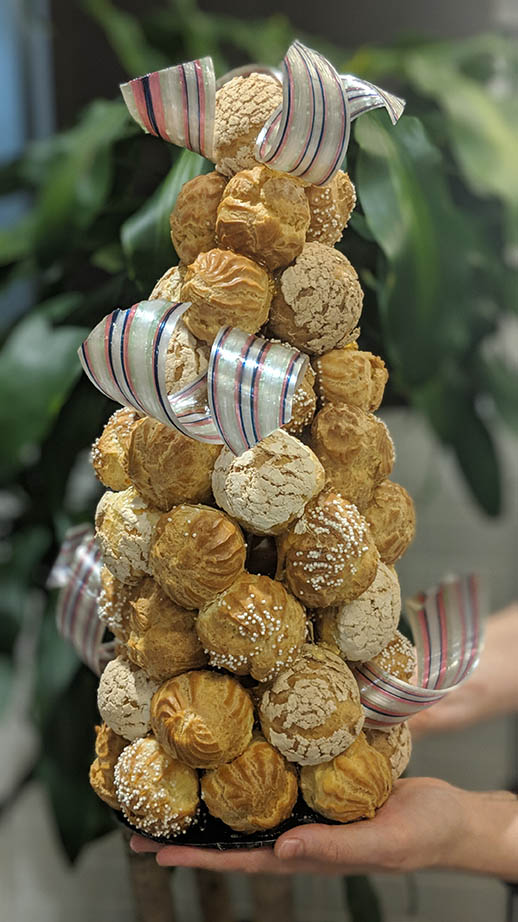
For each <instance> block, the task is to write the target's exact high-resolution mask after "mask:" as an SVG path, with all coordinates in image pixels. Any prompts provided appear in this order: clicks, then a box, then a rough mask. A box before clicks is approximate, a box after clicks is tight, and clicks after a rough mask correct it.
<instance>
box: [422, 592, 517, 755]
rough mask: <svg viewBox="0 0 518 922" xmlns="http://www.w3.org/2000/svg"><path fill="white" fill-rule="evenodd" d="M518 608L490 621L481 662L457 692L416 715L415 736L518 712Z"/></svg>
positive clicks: (511, 607)
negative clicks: (517, 664)
mask: <svg viewBox="0 0 518 922" xmlns="http://www.w3.org/2000/svg"><path fill="white" fill-rule="evenodd" d="M517 662H518V605H516V604H515V605H511V606H509V607H508V608H506V609H504V610H503V611H501V612H498V613H497V614H495V615H492V616H491V617H490V618H489V621H488V624H487V630H486V639H485V644H484V649H483V650H482V654H481V657H480V662H479V664H478V666H477V668H476V669H475V671H474V672H473V674H472V675H471V676H470V677H469V679H467V680H466V681H465V682H464V683H463V684H462V685H461V686H460V687H459V688H458V689H456V690H455V691H453V692H450V693H449V694H448V695H446V697H445V698H443V699H442V701H439V702H438V704H434V705H433V707H431V708H429V709H428V710H426V711H421V713H419V714H416V716H415V717H413V718H412V719H411V720H410V722H409V725H410V729H411V730H412V736H413V737H414V738H418V737H419V736H423V735H424V734H426V733H437V732H443V731H448V730H458V729H460V728H462V727H467V726H470V725H471V724H474V723H479V722H480V721H482V720H486V719H488V718H490V717H496V716H497V715H501V714H506V713H510V712H512V711H518V670H517V669H516V663H517Z"/></svg>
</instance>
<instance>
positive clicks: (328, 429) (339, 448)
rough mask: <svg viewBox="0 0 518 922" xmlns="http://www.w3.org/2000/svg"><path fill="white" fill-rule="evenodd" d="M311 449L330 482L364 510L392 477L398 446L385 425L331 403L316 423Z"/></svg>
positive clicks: (358, 410)
mask: <svg viewBox="0 0 518 922" xmlns="http://www.w3.org/2000/svg"><path fill="white" fill-rule="evenodd" d="M311 447H312V448H313V451H314V452H315V454H316V455H318V457H319V458H320V460H321V462H322V464H323V465H324V468H325V472H326V475H327V479H328V481H329V483H330V484H331V485H332V486H333V487H334V488H335V490H338V492H339V493H341V494H342V496H343V497H345V499H348V500H349V502H351V503H355V504H356V505H357V506H358V507H359V508H360V509H362V508H363V507H364V506H366V505H367V504H368V503H369V502H370V501H371V499H372V496H373V494H374V491H375V489H376V487H377V486H378V484H379V483H381V481H382V480H385V478H386V477H388V476H389V474H390V472H391V470H392V467H393V464H394V459H395V454H394V443H393V442H392V439H391V438H390V435H389V431H388V429H387V427H386V425H385V423H384V422H382V420H381V419H378V418H377V417H376V416H373V415H372V413H365V412H364V411H363V410H360V409H358V407H353V406H349V405H348V404H346V403H340V404H327V405H326V406H325V407H323V409H322V410H320V412H319V413H317V415H316V416H315V419H314V420H313V425H312V427H311Z"/></svg>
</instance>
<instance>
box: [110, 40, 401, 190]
mask: <svg viewBox="0 0 518 922" xmlns="http://www.w3.org/2000/svg"><path fill="white" fill-rule="evenodd" d="M257 72H259V73H266V74H269V75H271V76H273V77H274V78H275V79H277V80H278V81H279V82H280V83H282V89H283V101H282V105H281V106H279V108H278V109H276V111H275V112H274V113H273V114H272V116H271V117H270V118H269V119H268V121H267V122H266V124H265V125H264V126H263V128H262V130H261V131H260V133H259V135H258V138H257V142H256V149H255V150H256V157H257V160H258V161H259V162H261V163H265V164H267V165H268V166H269V167H271V168H272V169H275V170H278V171H280V172H284V173H291V174H292V175H294V176H300V177H301V178H302V179H304V180H305V181H306V182H308V183H312V184H314V185H318V186H320V185H326V184H327V183H329V182H331V180H332V178H333V176H334V175H335V174H336V173H337V171H338V170H339V169H340V166H341V164H342V161H343V159H344V156H345V152H346V150H347V145H348V143H349V134H350V126H351V122H352V121H353V120H354V119H355V118H358V116H360V115H363V114H364V113H365V112H369V111H370V110H371V109H377V108H380V107H381V106H383V107H384V108H385V109H386V110H387V112H388V113H389V115H390V118H391V120H392V122H393V124H395V123H396V122H397V120H398V119H399V118H400V116H401V115H402V112H403V109H404V107H405V103H404V100H402V99H399V98H398V97H397V96H394V95H392V93H387V92H386V91H385V90H382V89H381V88H380V87H378V86H375V85H374V84H373V83H369V82H368V81H367V80H361V79H360V78H359V77H355V76H353V75H352V74H339V73H338V72H337V71H336V70H335V68H334V67H333V65H332V64H331V63H330V62H329V61H328V60H327V58H325V57H324V56H323V55H321V54H319V52H318V51H313V50H312V49H311V48H307V47H306V46H305V45H303V44H302V42H299V41H295V42H293V44H292V45H290V47H289V49H288V51H287V53H286V55H285V57H284V60H283V62H282V65H281V70H277V69H276V68H271V67H265V66H263V65H261V64H249V65H246V66H244V67H239V68H235V69H234V70H231V71H229V72H228V73H227V74H225V75H224V76H223V77H220V79H219V80H218V81H217V83H216V80H215V76H214V67H213V64H212V60H211V58H203V59H201V60H199V61H190V62H189V63H188V64H180V65H178V66H176V67H167V68H166V69H165V70H161V71H157V72H156V73H154V74H147V75H146V76H145V77H137V78H136V79H135V80H130V81H129V83H123V84H122V85H121V91H122V95H123V97H124V100H125V102H126V105H127V107H128V109H129V112H130V113H131V115H132V116H133V118H134V119H135V120H136V121H137V122H138V124H139V125H140V126H141V127H142V128H143V129H144V131H147V132H148V133H150V134H154V135H157V136H158V137H161V138H163V139H164V140H166V141H171V142H172V143H174V144H178V145H179V146H180V147H188V148H189V149H190V150H195V151H198V152H199V153H201V154H203V155H204V156H206V157H208V158H209V159H211V160H212V159H213V148H214V124H215V109H216V90H217V89H219V87H221V86H223V84H225V83H227V82H228V81H229V80H231V79H232V78H233V77H236V76H247V75H248V74H251V73H257ZM238 116H239V113H238Z"/></svg>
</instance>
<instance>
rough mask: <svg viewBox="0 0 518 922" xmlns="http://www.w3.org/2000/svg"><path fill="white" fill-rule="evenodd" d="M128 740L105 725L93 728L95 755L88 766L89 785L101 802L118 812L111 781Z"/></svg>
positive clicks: (117, 803) (118, 806)
mask: <svg viewBox="0 0 518 922" xmlns="http://www.w3.org/2000/svg"><path fill="white" fill-rule="evenodd" d="M127 745H128V740H125V739H123V737H122V736H118V735H117V733H114V732H113V730H110V728H109V727H108V726H107V725H106V724H101V725H100V726H98V727H96V728H95V755H96V758H95V759H94V761H93V762H92V764H91V766H90V784H91V786H92V787H93V789H94V791H95V793H96V794H97V796H98V797H100V798H101V800H104V802H105V803H106V804H108V806H109V807H112V808H113V809H114V810H120V804H119V801H118V800H117V794H116V791H115V785H114V781H113V770H114V768H115V763H116V761H117V759H118V758H119V756H120V754H121V752H122V750H123V749H124V748H125V747H126V746H127Z"/></svg>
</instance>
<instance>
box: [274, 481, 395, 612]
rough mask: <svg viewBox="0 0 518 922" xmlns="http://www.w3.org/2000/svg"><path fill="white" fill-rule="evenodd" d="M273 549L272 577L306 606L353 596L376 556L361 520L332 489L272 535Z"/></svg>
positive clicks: (367, 579) (372, 570)
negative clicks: (274, 539) (281, 531)
mask: <svg viewBox="0 0 518 922" xmlns="http://www.w3.org/2000/svg"><path fill="white" fill-rule="evenodd" d="M277 553H278V565H277V578H278V579H281V578H282V579H284V580H285V582H286V583H287V585H288V588H289V589H290V590H291V592H293V594H294V595H295V596H297V598H298V599H300V600H301V602H303V603H304V604H305V605H307V606H309V607H311V608H323V607H325V606H327V605H333V604H335V603H337V602H350V601H352V600H353V599H356V598H358V596H359V595H361V593H362V592H364V591H365V590H366V589H367V588H368V587H369V586H370V584H371V583H372V581H373V579H374V577H375V575H376V570H377V567H378V561H379V555H378V551H377V550H376V546H375V544H374V541H373V540H372V537H371V534H370V531H369V527H368V525H367V522H366V521H365V519H364V518H363V516H362V515H360V513H359V512H358V509H357V508H356V506H354V505H353V504H352V503H348V502H347V501H346V500H344V499H343V498H342V497H341V496H340V494H339V493H335V492H334V491H332V490H324V491H323V492H322V493H320V494H319V496H317V498H316V499H315V500H313V501H312V502H311V503H308V505H307V506H306V509H305V511H304V514H303V516H301V518H300V519H299V520H298V522H295V524H294V525H292V526H291V527H290V528H289V529H288V530H287V531H286V532H284V534H282V535H280V536H279V537H278V539H277Z"/></svg>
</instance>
